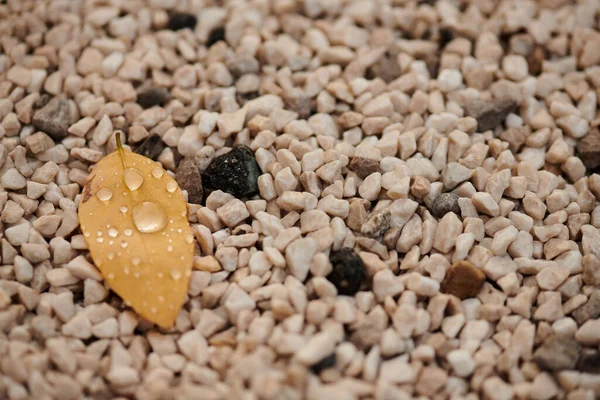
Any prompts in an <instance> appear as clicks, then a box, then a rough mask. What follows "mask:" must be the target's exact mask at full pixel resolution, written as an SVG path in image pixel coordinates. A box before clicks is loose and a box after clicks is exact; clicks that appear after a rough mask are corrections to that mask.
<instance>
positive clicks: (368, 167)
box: [348, 157, 379, 179]
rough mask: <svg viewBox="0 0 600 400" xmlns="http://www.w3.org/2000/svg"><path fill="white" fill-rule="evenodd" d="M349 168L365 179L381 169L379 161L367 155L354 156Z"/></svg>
mask: <svg viewBox="0 0 600 400" xmlns="http://www.w3.org/2000/svg"><path fill="white" fill-rule="evenodd" d="M348 169H349V170H350V171H352V172H354V173H355V174H356V175H358V176H359V177H360V178H361V179H365V178H366V177H367V176H369V175H371V174H372V173H374V172H378V171H379V161H377V160H373V159H371V158H365V157H352V160H350V163H349V164H348Z"/></svg>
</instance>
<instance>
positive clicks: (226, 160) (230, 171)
mask: <svg viewBox="0 0 600 400" xmlns="http://www.w3.org/2000/svg"><path fill="white" fill-rule="evenodd" d="M261 174H262V172H261V170H260V167H259V166H258V164H257V163H256V158H255V157H254V152H253V151H252V150H250V148H249V147H247V146H243V145H241V146H236V147H234V148H233V149H232V150H231V151H230V152H229V153H226V154H223V155H220V156H219V157H216V158H214V159H213V160H212V162H211V163H210V165H209V166H208V168H206V171H204V174H203V175H202V182H203V183H204V186H206V187H208V188H210V189H212V190H222V191H224V192H226V193H230V194H232V195H234V196H235V197H238V198H239V197H244V196H250V195H252V194H254V193H256V192H258V177H259V176H260V175H261Z"/></svg>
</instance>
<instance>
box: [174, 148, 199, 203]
mask: <svg viewBox="0 0 600 400" xmlns="http://www.w3.org/2000/svg"><path fill="white" fill-rule="evenodd" d="M175 180H176V181H177V183H178V184H179V187H180V188H181V189H182V190H187V193H188V203H192V204H200V203H201V202H202V193H203V192H202V176H201V175H200V169H199V168H198V164H197V163H196V159H195V158H194V157H186V158H184V159H183V160H181V162H180V163H179V167H177V172H176V173H175Z"/></svg>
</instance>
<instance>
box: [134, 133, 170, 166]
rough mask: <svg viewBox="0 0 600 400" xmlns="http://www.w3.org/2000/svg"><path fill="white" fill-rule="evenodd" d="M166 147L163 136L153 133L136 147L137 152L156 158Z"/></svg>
mask: <svg viewBox="0 0 600 400" xmlns="http://www.w3.org/2000/svg"><path fill="white" fill-rule="evenodd" d="M164 148H165V145H164V143H163V141H162V139H161V137H160V136H159V135H152V136H150V137H148V138H147V139H146V140H144V141H143V142H142V144H140V145H139V146H138V148H137V149H135V152H136V153H138V154H141V155H143V156H144V157H148V158H150V159H152V160H156V158H157V157H158V156H159V155H160V153H161V152H162V151H163V149H164Z"/></svg>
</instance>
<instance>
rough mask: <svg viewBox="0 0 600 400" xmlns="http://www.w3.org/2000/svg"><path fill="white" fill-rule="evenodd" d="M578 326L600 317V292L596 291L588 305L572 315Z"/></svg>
mask: <svg viewBox="0 0 600 400" xmlns="http://www.w3.org/2000/svg"><path fill="white" fill-rule="evenodd" d="M571 315H572V316H573V319H574V320H575V322H577V324H579V325H581V324H583V323H584V322H585V321H588V320H590V319H596V318H598V317H600V290H596V291H594V293H592V295H591V296H590V298H589V300H588V301H587V303H585V304H584V305H582V306H581V307H579V308H578V309H576V310H575V311H573V312H572V313H571Z"/></svg>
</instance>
